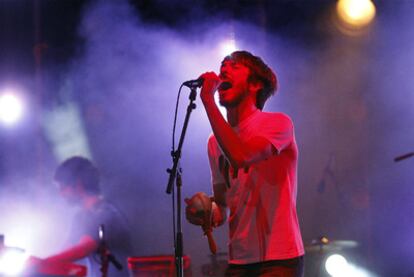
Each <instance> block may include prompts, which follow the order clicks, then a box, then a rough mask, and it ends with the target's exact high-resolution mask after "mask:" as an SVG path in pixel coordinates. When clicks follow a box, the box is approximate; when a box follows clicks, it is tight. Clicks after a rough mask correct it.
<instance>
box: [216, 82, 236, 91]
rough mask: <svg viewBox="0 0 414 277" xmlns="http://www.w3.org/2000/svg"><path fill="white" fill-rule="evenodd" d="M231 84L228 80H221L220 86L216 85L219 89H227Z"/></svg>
mask: <svg viewBox="0 0 414 277" xmlns="http://www.w3.org/2000/svg"><path fill="white" fill-rule="evenodd" d="M232 86H233V85H232V84H231V83H230V82H222V83H221V84H220V86H219V87H218V89H219V90H228V89H229V88H231V87H232Z"/></svg>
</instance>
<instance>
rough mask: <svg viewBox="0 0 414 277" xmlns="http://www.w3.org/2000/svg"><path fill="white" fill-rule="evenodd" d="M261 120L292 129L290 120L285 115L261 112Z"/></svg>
mask: <svg viewBox="0 0 414 277" xmlns="http://www.w3.org/2000/svg"><path fill="white" fill-rule="evenodd" d="M260 117H261V120H263V121H265V122H267V123H269V124H277V125H284V126H286V127H293V121H292V119H291V118H290V117H289V116H288V115H287V114H285V113H281V112H278V113H275V112H261V116H260Z"/></svg>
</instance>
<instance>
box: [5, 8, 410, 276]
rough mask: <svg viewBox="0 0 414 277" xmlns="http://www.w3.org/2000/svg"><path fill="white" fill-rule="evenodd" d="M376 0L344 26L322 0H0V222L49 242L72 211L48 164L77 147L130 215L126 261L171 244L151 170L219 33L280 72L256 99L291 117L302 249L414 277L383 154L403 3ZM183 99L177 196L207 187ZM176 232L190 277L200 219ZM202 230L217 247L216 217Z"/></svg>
mask: <svg viewBox="0 0 414 277" xmlns="http://www.w3.org/2000/svg"><path fill="white" fill-rule="evenodd" d="M375 4H376V6H377V16H376V18H375V20H374V22H373V23H372V24H371V25H370V26H369V27H368V28H366V29H364V30H363V31H361V32H358V33H354V34H353V35H349V34H345V33H343V32H341V31H340V30H339V29H338V28H337V25H338V22H337V20H336V19H335V1H333V0H332V1H328V0H326V1H310V0H309V1H305V0H303V1H299V0H281V1H270V0H268V1H266V0H262V1H235V0H232V1H166V0H164V1H162V0H155V1H150V0H145V1H126V0H125V1H105V0H102V1H77V0H72V1H69V0H41V1H40V0H39V1H26V0H20V1H11V0H2V1H0V89H1V90H3V89H4V88H6V87H13V88H17V89H19V91H20V92H21V95H23V96H24V98H25V100H26V110H27V113H26V114H25V116H24V117H23V119H22V121H20V122H19V124H17V125H15V126H0V157H1V158H0V190H1V194H0V201H1V202H0V207H1V208H2V216H1V221H0V233H4V234H5V235H6V242H7V239H8V238H9V241H8V243H9V244H15V245H16V244H19V245H21V246H22V247H24V248H26V249H27V250H28V251H29V252H30V254H32V255H35V256H39V257H45V256H47V255H50V254H52V253H53V252H55V251H57V250H58V249H59V247H60V246H61V243H62V242H63V241H64V237H65V234H66V233H65V232H66V230H67V228H68V225H69V223H70V218H71V215H72V214H73V209H72V208H71V207H68V206H66V204H65V203H63V200H62V199H61V198H60V197H59V195H58V193H57V190H56V188H55V187H54V184H53V182H52V176H53V171H54V168H55V167H56V165H57V164H58V163H59V162H60V161H61V160H62V159H64V158H66V157H68V156H70V155H74V154H83V155H87V156H88V157H91V158H92V159H93V161H94V162H95V163H96V165H97V166H98V167H99V168H100V169H101V172H102V175H103V190H104V194H105V195H106V197H107V198H109V199H110V200H111V201H113V202H115V203H116V204H117V205H118V206H119V207H120V208H121V209H122V210H123V211H124V212H125V213H126V215H127V216H128V218H129V219H130V221H131V225H132V226H133V230H134V242H135V248H136V249H137V250H136V251H137V253H136V256H143V255H157V254H173V243H172V238H173V236H172V212H171V197H170V196H169V195H167V194H166V193H165V188H166V182H167V178H168V176H167V174H166V172H165V169H166V168H167V167H169V166H171V157H170V154H169V153H170V150H171V132H172V121H173V113H174V105H175V101H176V96H177V90H178V87H179V85H180V84H181V82H183V81H184V80H188V79H194V78H197V76H199V75H200V74H201V73H202V72H204V71H207V70H214V71H216V72H217V71H218V68H219V64H220V62H221V60H222V58H223V54H222V53H220V51H219V50H218V45H219V44H220V42H221V41H222V40H224V39H226V38H229V37H233V38H234V39H235V41H236V44H237V46H238V48H240V49H247V50H249V51H251V52H253V53H255V54H257V55H259V56H261V57H263V59H264V60H265V61H266V62H267V63H268V64H269V65H270V66H271V67H272V68H274V69H275V71H276V72H277V74H278V77H279V80H280V90H279V92H278V93H277V95H276V96H275V97H273V98H271V99H270V100H269V101H268V103H267V105H266V107H265V110H267V111H282V112H286V113H288V114H289V115H290V116H291V117H292V119H293V120H294V122H295V126H296V135H297V140H298V144H299V150H300V153H301V157H300V166H299V191H298V213H299V218H300V224H301V230H302V235H303V239H304V242H305V244H306V245H307V244H309V243H310V242H311V241H312V239H315V238H318V237H320V236H322V235H325V236H328V237H329V238H330V239H332V240H353V241H357V242H358V244H359V246H358V247H357V248H355V249H352V252H351V256H352V255H353V257H355V258H354V259H356V263H357V264H359V265H361V266H364V267H366V268H368V269H369V270H370V271H371V272H374V273H376V274H378V275H380V276H412V275H413V274H414V265H413V263H412V260H413V257H414V238H413V234H414V230H413V229H414V223H413V220H412V218H413V211H414V205H413V203H414V201H413V200H412V199H413V196H414V189H413V181H414V174H413V173H412V172H413V166H414V159H411V160H405V161H403V162H400V163H394V162H393V158H394V157H395V156H398V155H400V154H404V153H407V152H411V151H413V149H414V140H413V136H414V129H413V128H412V125H413V117H414V109H413V108H412V106H413V103H414V93H413V87H414V85H413V82H412V75H411V74H412V72H413V70H414V55H413V54H412V51H411V50H412V49H413V46H414V36H413V35H414V31H413V30H414V28H413V25H414V19H412V16H411V15H412V13H413V11H414V2H413V1H409V0H406V1H403V0H397V1H375ZM187 95H188V92H187V91H185V90H184V91H183V92H182V96H181V102H180V103H181V105H180V108H179V122H180V123H181V122H182V121H183V116H184V114H185V108H186V105H187ZM197 104H198V107H197V109H196V110H195V111H194V112H193V115H192V118H191V121H190V125H189V129H188V134H187V137H186V140H185V144H184V151H183V154H182V164H181V165H182V168H183V194H184V196H185V197H189V196H191V195H192V194H193V193H195V192H197V191H205V192H208V193H209V192H210V184H209V181H210V176H209V168H208V161H207V154H206V141H207V137H208V135H209V133H210V132H211V130H210V127H209V124H208V121H207V118H206V116H205V114H204V111H203V108H202V105H201V103H199V102H198V100H197ZM67 116H69V117H67ZM75 119H79V121H77V120H75ZM179 127H181V126H179ZM178 129H179V130H180V128H178ZM75 141H76V142H79V143H78V144H76V143H74V142H75ZM58 145H61V148H59V147H58ZM62 145H63V146H62ZM79 145H81V146H83V147H81V146H79ZM62 147H63V148H62ZM62 149H63V150H62ZM40 222H41V223H40ZM52 226H53V227H52ZM183 228H184V244H185V253H186V254H188V255H189V256H190V257H191V259H192V270H193V274H195V276H198V275H200V272H201V270H202V266H203V265H204V266H206V265H207V266H208V265H209V264H210V258H209V254H208V253H209V252H208V247H207V242H206V241H205V239H204V238H203V237H202V231H201V230H200V228H198V227H195V226H191V225H189V224H188V223H186V222H184V223H183ZM215 236H216V239H217V242H218V245H219V251H220V252H226V236H227V233H226V228H224V227H223V228H222V230H216V231H215ZM219 259H220V260H224V259H225V257H223V256H219Z"/></svg>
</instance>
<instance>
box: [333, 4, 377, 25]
mask: <svg viewBox="0 0 414 277" xmlns="http://www.w3.org/2000/svg"><path fill="white" fill-rule="evenodd" d="M336 10H337V13H338V15H339V18H340V19H341V20H342V21H343V22H345V23H346V24H348V25H350V26H352V27H355V28H361V27H364V26H366V25H368V24H369V23H370V22H371V21H372V20H373V19H374V17H375V5H374V3H373V2H372V1H371V0H339V1H338V2H337V5H336Z"/></svg>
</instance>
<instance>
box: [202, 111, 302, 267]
mask: <svg viewBox="0 0 414 277" xmlns="http://www.w3.org/2000/svg"><path fill="white" fill-rule="evenodd" d="M234 130H235V131H236V133H237V134H238V135H239V136H240V138H241V139H242V140H243V141H248V140H250V139H252V138H253V137H263V138H265V139H267V140H268V141H269V142H270V143H271V144H272V145H273V146H274V147H275V149H276V151H275V154H274V155H273V156H271V157H269V158H268V159H266V160H263V161H260V162H257V163H255V164H252V165H251V166H250V167H249V168H241V169H239V170H234V169H233V168H232V167H231V166H230V165H229V162H228V161H227V159H226V158H225V156H224V154H223V152H222V151H221V149H220V147H219V145H218V143H217V141H216V139H215V137H214V136H213V135H212V136H210V138H209V141H208V154H209V160H210V167H211V174H212V183H213V185H225V186H226V187H227V191H226V201H227V206H228V207H229V209H230V216H229V219H228V221H229V237H230V240H229V245H228V247H229V263H231V264H249V263H257V262H262V261H269V260H281V259H290V258H294V257H298V256H302V255H303V254H304V249H303V242H302V237H301V234H300V229H299V224H298V218H297V213H296V194H297V162H298V149H297V146H296V141H295V136H294V127H293V123H292V121H291V119H290V118H289V117H288V116H287V115H285V114H282V113H265V112H261V111H259V110H258V111H256V112H254V113H253V114H252V115H251V116H249V117H248V118H247V119H245V120H244V121H243V122H241V123H240V124H239V125H238V126H237V127H235V128H234Z"/></svg>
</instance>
